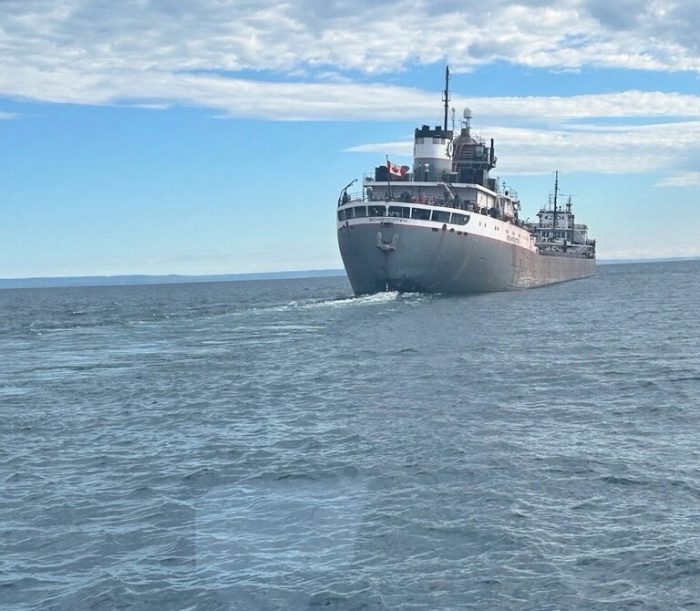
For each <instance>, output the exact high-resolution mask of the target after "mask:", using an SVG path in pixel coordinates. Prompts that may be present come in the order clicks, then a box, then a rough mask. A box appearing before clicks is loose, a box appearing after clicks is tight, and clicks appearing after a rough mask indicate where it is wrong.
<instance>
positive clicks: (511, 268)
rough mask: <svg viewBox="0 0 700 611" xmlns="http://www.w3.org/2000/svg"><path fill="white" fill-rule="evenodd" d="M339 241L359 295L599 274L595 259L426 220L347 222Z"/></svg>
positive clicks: (469, 289)
mask: <svg viewBox="0 0 700 611" xmlns="http://www.w3.org/2000/svg"><path fill="white" fill-rule="evenodd" d="M338 245H339V247H340V254H341V256H342V257H343V263H344V264H345V269H346V271H347V274H348V278H349V280H350V284H351V285H352V289H353V291H354V292H355V294H356V295H362V294H368V293H377V292H379V291H384V290H391V291H402V292H425V293H444V294H468V293H483V292H488V291H506V290H513V289H522V288H532V287H537V286H544V285H547V284H553V283H555V282H566V281H568V280H576V279H579V278H585V277H587V276H592V275H593V274H595V259H583V258H576V257H565V256H551V255H539V254H536V253H534V252H531V251H530V250H527V249H526V248H521V247H519V246H516V245H513V244H510V243H508V242H503V241H501V240H496V239H492V238H487V237H482V236H478V235H472V234H467V233H457V232H456V231H449V230H443V229H436V228H432V227H425V226H415V225H407V224H404V225H401V224H396V223H381V224H380V223H363V224H354V225H353V224H350V225H349V226H348V225H343V226H341V227H339V229H338Z"/></svg>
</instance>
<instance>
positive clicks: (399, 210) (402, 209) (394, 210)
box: [389, 206, 411, 219]
mask: <svg viewBox="0 0 700 611" xmlns="http://www.w3.org/2000/svg"><path fill="white" fill-rule="evenodd" d="M389 216H395V217H398V218H404V219H407V218H409V217H410V216H411V209H410V208H408V207H407V206H389Z"/></svg>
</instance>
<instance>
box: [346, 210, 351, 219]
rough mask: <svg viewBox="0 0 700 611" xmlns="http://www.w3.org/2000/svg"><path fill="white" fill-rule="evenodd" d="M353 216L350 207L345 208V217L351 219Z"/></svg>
mask: <svg viewBox="0 0 700 611" xmlns="http://www.w3.org/2000/svg"><path fill="white" fill-rule="evenodd" d="M352 217H353V214H352V208H345V218H346V219H351V218H352Z"/></svg>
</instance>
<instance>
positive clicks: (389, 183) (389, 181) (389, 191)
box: [386, 155, 394, 199]
mask: <svg viewBox="0 0 700 611" xmlns="http://www.w3.org/2000/svg"><path fill="white" fill-rule="evenodd" d="M386 180H387V193H388V194H389V199H394V194H393V193H392V192H391V166H390V165H389V155H387V156H386Z"/></svg>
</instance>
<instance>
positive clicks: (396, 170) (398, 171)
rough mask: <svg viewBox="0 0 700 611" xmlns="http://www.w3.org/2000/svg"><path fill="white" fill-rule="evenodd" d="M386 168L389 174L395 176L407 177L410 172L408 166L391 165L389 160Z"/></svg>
mask: <svg viewBox="0 0 700 611" xmlns="http://www.w3.org/2000/svg"><path fill="white" fill-rule="evenodd" d="M386 167H387V170H389V174H392V175H394V176H405V175H406V172H407V170H408V168H407V167H406V166H400V165H396V164H395V163H391V161H389V160H387V162H386Z"/></svg>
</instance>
